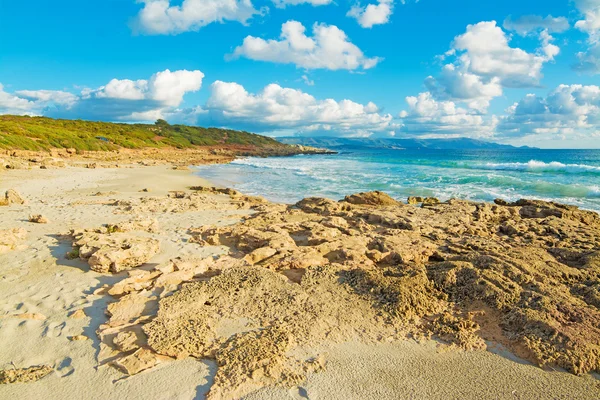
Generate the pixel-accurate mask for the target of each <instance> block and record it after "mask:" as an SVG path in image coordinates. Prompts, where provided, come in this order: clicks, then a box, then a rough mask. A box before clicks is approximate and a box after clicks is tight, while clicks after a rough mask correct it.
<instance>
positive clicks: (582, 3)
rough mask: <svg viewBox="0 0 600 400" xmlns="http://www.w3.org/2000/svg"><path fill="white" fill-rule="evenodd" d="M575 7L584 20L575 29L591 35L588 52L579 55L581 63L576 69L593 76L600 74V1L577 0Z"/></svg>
mask: <svg viewBox="0 0 600 400" xmlns="http://www.w3.org/2000/svg"><path fill="white" fill-rule="evenodd" d="M575 5H576V6H577V8H578V9H579V11H580V12H581V14H583V16H584V19H582V20H579V21H577V23H576V24H575V27H576V28H577V29H579V30H581V31H583V32H585V33H587V34H588V35H589V37H588V45H589V48H588V49H587V50H586V51H582V52H580V53H578V54H577V58H578V59H579V63H578V64H576V65H575V69H576V70H578V71H583V72H590V73H592V74H598V73H600V1H599V0H575Z"/></svg>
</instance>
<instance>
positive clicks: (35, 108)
mask: <svg viewBox="0 0 600 400" xmlns="http://www.w3.org/2000/svg"><path fill="white" fill-rule="evenodd" d="M203 78H204V74H203V73H202V72H200V71H186V70H181V71H173V72H171V71H169V70H165V71H162V72H157V73H156V74H154V75H152V77H150V79H149V80H144V79H140V80H136V81H133V80H129V79H112V80H111V81H110V82H108V83H107V84H106V85H104V86H101V87H99V88H97V89H83V90H81V92H80V93H79V94H73V93H69V92H62V91H53V90H19V91H16V92H15V93H13V94H11V93H7V92H5V91H4V89H3V87H2V86H1V85H0V114H27V115H46V116H52V117H61V118H84V119H94V120H102V121H118V120H120V121H154V120H156V119H158V118H163V116H164V115H167V114H169V113H172V112H174V110H175V109H176V108H177V107H179V106H180V105H181V104H182V103H183V98H184V96H185V94H186V93H190V92H195V91H198V90H200V88H201V86H202V79H203Z"/></svg>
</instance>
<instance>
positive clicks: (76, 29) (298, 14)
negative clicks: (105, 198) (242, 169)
mask: <svg viewBox="0 0 600 400" xmlns="http://www.w3.org/2000/svg"><path fill="white" fill-rule="evenodd" d="M282 31H285V33H284V34H283V36H282ZM0 35H1V36H0V37H2V38H3V39H2V40H1V41H0V85H2V86H1V88H0V114H28V115H47V116H51V117H64V118H83V119H102V120H107V121H120V122H153V121H154V120H156V119H157V118H159V117H160V118H165V119H167V120H169V121H170V122H173V123H188V124H195V125H212V126H223V127H231V128H236V129H246V130H251V131H256V132H259V133H264V134H268V135H275V136H277V135H309V136H323V135H328V136H371V137H475V138H481V139H485V140H493V141H500V142H508V143H514V144H532V145H537V146H543V147H568V148H574V147H580V148H591V147H594V148H599V147H600V88H599V87H598V84H599V83H600V75H598V74H599V73H600V44H599V42H600V0H575V1H569V0H551V1H545V2H540V1H533V0H520V1H515V0H506V1H502V2H499V1H498V2H495V1H494V2H492V1H490V2H483V1H480V0H479V1H475V0H455V1H447V0H420V1H414V0H405V1H404V2H402V1H400V0H366V1H361V2H357V1H350V0H337V1H333V0H185V1H181V0H178V1H175V0H171V1H170V2H169V1H168V0H144V1H135V0H104V1H102V2H82V1H71V0H68V1H67V0H62V1H61V0H57V1H53V2H48V1H42V0H30V1H28V2H27V4H26V5H25V4H24V3H23V2H15V1H8V0H0Z"/></svg>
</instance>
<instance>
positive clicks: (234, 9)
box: [135, 0, 261, 35]
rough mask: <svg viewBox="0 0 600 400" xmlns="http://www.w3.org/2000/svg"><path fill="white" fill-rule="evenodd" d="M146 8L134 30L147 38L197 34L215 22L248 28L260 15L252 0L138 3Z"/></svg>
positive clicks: (140, 0) (147, 0)
mask: <svg viewBox="0 0 600 400" xmlns="http://www.w3.org/2000/svg"><path fill="white" fill-rule="evenodd" d="M137 1H138V3H142V4H144V7H143V8H142V9H141V10H140V12H139V14H138V15H137V18H136V21H135V26H136V28H137V29H139V30H140V31H141V32H144V33H147V34H157V35H158V34H178V33H182V32H187V31H197V30H199V29H200V28H202V27H203V26H206V25H208V24H211V23H213V22H223V21H237V22H240V23H242V24H246V23H247V22H248V20H249V19H250V18H252V16H254V15H256V14H259V13H261V11H259V10H257V9H255V8H254V6H253V5H252V2H251V0H183V3H182V4H181V5H180V6H176V5H171V2H170V1H169V0H137Z"/></svg>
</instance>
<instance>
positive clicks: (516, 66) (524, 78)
mask: <svg viewBox="0 0 600 400" xmlns="http://www.w3.org/2000/svg"><path fill="white" fill-rule="evenodd" d="M550 40H551V37H550V38H548V39H547V41H546V42H544V43H543V44H542V45H543V48H542V49H540V50H539V51H538V52H537V53H528V52H526V51H525V50H523V49H520V48H514V47H510V45H509V37H508V36H507V35H506V34H505V33H504V31H503V30H502V29H501V28H500V27H498V26H497V25H496V21H490V22H480V23H478V24H475V25H469V26H467V31H466V32H465V33H464V34H462V35H459V36H457V37H456V38H455V39H454V43H453V47H452V50H453V51H454V52H455V54H456V55H457V57H458V60H459V61H458V62H459V64H460V65H461V67H462V68H464V69H465V70H466V71H467V72H469V73H472V74H475V75H478V76H480V77H482V78H484V79H493V78H498V79H500V82H501V84H502V85H503V86H504V87H531V86H538V85H539V81H540V79H541V77H542V73H541V70H542V66H543V65H544V63H546V62H548V61H551V60H552V59H553V58H554V56H555V55H556V54H557V52H558V47H556V46H554V45H551V46H553V47H552V48H551V49H550V48H548V47H547V46H548V45H550V43H549V42H550Z"/></svg>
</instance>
